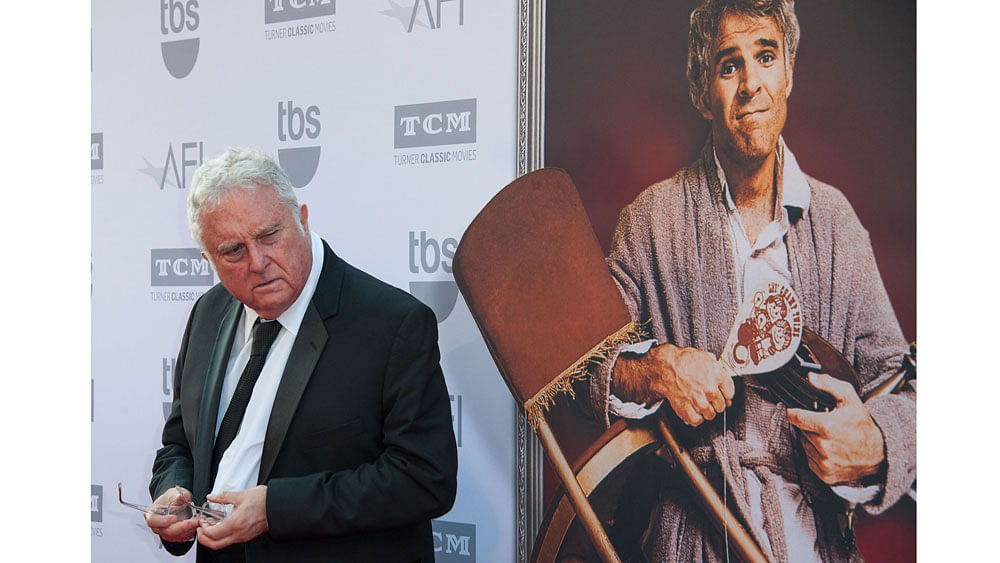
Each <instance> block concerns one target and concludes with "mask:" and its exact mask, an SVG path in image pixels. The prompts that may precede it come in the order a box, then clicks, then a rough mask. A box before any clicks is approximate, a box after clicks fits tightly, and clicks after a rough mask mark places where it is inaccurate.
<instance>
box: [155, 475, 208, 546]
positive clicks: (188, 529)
mask: <svg viewBox="0 0 1000 563" xmlns="http://www.w3.org/2000/svg"><path fill="white" fill-rule="evenodd" d="M190 500H191V492H190V491H188V490H187V489H184V488H182V487H171V488H169V489H167V491H166V492H165V493H163V494H162V495H160V497H159V498H157V499H156V500H155V501H153V506H157V507H163V508H167V507H176V506H183V505H185V504H187V503H188V501H190ZM145 516H146V525H147V526H149V529H150V530H153V533H154V534H156V535H158V536H160V537H161V538H162V539H163V540H164V541H169V542H186V541H190V540H191V539H193V538H194V534H195V531H196V530H197V529H198V518H197V517H193V518H188V519H187V520H180V519H178V517H177V516H176V515H174V514H168V515H162V514H146V515H145Z"/></svg>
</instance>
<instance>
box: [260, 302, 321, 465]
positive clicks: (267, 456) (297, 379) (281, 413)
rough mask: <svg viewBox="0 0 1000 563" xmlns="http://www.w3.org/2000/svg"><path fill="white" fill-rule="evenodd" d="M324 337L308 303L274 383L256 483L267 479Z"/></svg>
mask: <svg viewBox="0 0 1000 563" xmlns="http://www.w3.org/2000/svg"><path fill="white" fill-rule="evenodd" d="M326 340H327V332H326V327H324V326H323V320H322V319H320V316H319V313H318V312H317V311H316V307H315V305H313V304H312V303H310V304H309V308H308V309H306V314H305V316H304V317H302V325H301V326H300V327H299V334H298V337H297V338H296V339H295V343H294V344H293V345H292V351H291V353H290V354H289V355H288V363H287V364H285V372H284V373H283V374H282V375H281V383H279V384H278V392H277V393H276V394H275V396H274V405H273V406H272V407H271V418H270V419H269V420H268V421H267V432H266V434H265V435H264V448H263V451H262V452H261V454H260V473H259V475H258V478H257V482H258V483H265V482H267V477H268V475H269V474H270V473H271V467H273V466H274V460H275V458H277V457H278V450H279V449H281V444H282V443H283V442H284V441H285V434H286V433H287V432H288V426H289V425H290V424H291V423H292V416H294V415H295V409H296V408H298V406H299V399H301V398H302V392H303V391H305V388H306V385H307V384H308V383H309V378H310V377H311V376H312V372H313V369H314V368H315V367H316V362H317V361H318V360H319V357H320V355H321V354H322V353H323V348H324V347H325V346H326Z"/></svg>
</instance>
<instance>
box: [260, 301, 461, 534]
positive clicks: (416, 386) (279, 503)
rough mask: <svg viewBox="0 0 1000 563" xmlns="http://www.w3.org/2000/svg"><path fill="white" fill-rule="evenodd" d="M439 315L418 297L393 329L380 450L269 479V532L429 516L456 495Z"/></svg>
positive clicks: (355, 527)
mask: <svg viewBox="0 0 1000 563" xmlns="http://www.w3.org/2000/svg"><path fill="white" fill-rule="evenodd" d="M439 360H440V354H439V352H438V347H437V322H436V320H435V318H434V314H433V313H432V312H431V310H430V309H429V308H427V307H426V306H424V305H419V306H417V307H415V308H413V309H412V310H410V311H409V312H408V313H407V314H406V315H405V316H404V318H403V320H402V322H401V324H400V325H399V327H398V328H397V330H396V334H395V336H394V338H393V341H392V345H391V348H390V353H389V358H388V361H387V365H386V373H385V376H384V381H383V388H382V407H383V412H382V418H383V428H382V437H383V450H382V452H381V454H380V455H378V456H377V458H376V459H374V460H373V461H372V462H370V463H364V464H362V465H360V466H358V467H355V468H353V469H349V470H342V471H336V472H322V473H314V474H309V475H304V476H298V477H278V478H273V479H271V480H270V481H269V482H268V483H267V486H268V490H267V518H268V526H269V528H270V531H269V533H270V536H271V537H272V538H273V539H274V540H276V541H286V540H292V539H299V538H307V537H315V536H341V535H347V534H357V533H363V532H366V531H373V530H380V529H388V528H393V527H397V526H402V525H406V524H412V523H414V522H419V521H427V520H430V519H431V518H434V517H436V516H440V515H441V514H443V513H445V512H447V511H448V510H449V509H450V508H451V506H452V503H453V502H454V499H455V491H456V477H455V476H456V472H457V468H458V454H457V448H456V445H455V436H454V433H453V431H452V425H451V408H450V403H449V398H448V391H447V389H446V387H445V383H444V376H443V374H442V372H441V367H440V364H439Z"/></svg>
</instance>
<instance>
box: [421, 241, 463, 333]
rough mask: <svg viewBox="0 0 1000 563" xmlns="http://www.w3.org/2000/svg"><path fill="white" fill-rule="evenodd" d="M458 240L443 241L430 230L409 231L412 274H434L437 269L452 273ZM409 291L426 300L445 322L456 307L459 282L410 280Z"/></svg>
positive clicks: (437, 315)
mask: <svg viewBox="0 0 1000 563" xmlns="http://www.w3.org/2000/svg"><path fill="white" fill-rule="evenodd" d="M456 248H458V241H457V240H455V239H453V238H446V239H444V240H443V241H441V242H438V241H437V240H436V239H433V238H430V237H428V236H427V231H420V235H419V237H418V236H417V233H415V232H413V231H410V240H409V253H410V272H411V273H413V274H420V273H425V274H433V273H436V272H437V271H438V270H441V271H443V272H444V273H445V274H451V261H452V259H453V258H454V257H455V249H456ZM410 294H411V295H413V296H414V297H416V298H417V299H419V300H420V301H422V302H424V303H425V304H426V305H427V306H428V307H430V308H431V309H432V310H433V311H434V315H435V316H436V317H437V321H438V323H443V322H444V320H445V319H447V318H448V316H449V315H451V312H452V311H453V310H454V309H455V302H456V301H457V300H458V286H457V285H455V282H454V280H453V279H452V280H448V281H411V282H410Z"/></svg>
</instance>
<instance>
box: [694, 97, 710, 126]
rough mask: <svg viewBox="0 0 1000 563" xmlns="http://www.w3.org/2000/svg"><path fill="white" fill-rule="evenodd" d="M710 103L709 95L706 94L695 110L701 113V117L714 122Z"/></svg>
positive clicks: (699, 100) (700, 99)
mask: <svg viewBox="0 0 1000 563" xmlns="http://www.w3.org/2000/svg"><path fill="white" fill-rule="evenodd" d="M708 102H709V95H708V92H705V93H704V94H702V95H701V98H699V99H698V103H697V104H696V105H695V109H697V110H698V113H700V114H701V116H702V117H704V118H705V119H706V120H708V121H712V109H711V108H710V107H709V103H708Z"/></svg>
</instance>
